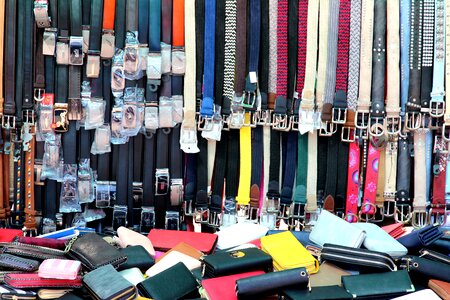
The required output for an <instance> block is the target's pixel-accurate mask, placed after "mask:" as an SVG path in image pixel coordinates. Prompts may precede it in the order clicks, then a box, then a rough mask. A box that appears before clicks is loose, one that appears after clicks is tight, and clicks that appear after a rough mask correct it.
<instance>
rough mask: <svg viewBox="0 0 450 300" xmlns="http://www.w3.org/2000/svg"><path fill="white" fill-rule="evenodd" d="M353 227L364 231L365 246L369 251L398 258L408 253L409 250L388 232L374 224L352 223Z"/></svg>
mask: <svg viewBox="0 0 450 300" xmlns="http://www.w3.org/2000/svg"><path fill="white" fill-rule="evenodd" d="M352 225H353V226H356V227H358V228H359V229H361V230H364V232H365V233H366V238H365V239H364V242H363V245H364V247H366V248H367V249H369V250H372V251H378V252H384V253H387V254H389V255H390V256H392V257H394V258H397V257H400V256H403V255H406V254H407V253H408V249H406V248H405V246H403V245H402V244H400V243H399V242H398V241H397V240H396V239H394V238H393V237H391V236H390V235H389V234H388V233H386V231H384V230H383V229H381V228H380V227H379V226H377V225H375V224H372V223H352Z"/></svg>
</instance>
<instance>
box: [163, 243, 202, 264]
mask: <svg viewBox="0 0 450 300" xmlns="http://www.w3.org/2000/svg"><path fill="white" fill-rule="evenodd" d="M172 251H177V252H180V253H183V254H186V255H188V256H190V257H193V258H195V259H198V260H200V259H201V258H202V257H203V255H204V254H203V253H202V252H200V251H198V250H197V249H195V248H194V247H192V246H191V245H189V244H186V243H179V244H178V245H176V246H175V247H173V248H172V249H170V250H169V251H167V252H166V253H164V254H163V255H162V256H160V257H158V258H157V259H156V262H159V261H160V260H161V259H163V258H164V256H166V255H169V253H170V252H172Z"/></svg>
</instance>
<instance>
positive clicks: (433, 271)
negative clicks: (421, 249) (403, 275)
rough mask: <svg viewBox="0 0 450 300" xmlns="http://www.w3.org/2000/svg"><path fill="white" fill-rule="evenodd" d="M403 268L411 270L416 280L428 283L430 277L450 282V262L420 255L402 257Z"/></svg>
mask: <svg viewBox="0 0 450 300" xmlns="http://www.w3.org/2000/svg"><path fill="white" fill-rule="evenodd" d="M401 260H402V263H401V265H400V267H401V268H404V269H406V270H408V271H409V273H410V274H411V277H413V279H414V280H417V281H420V282H423V283H427V282H428V280H430V279H437V280H442V281H446V282H450V267H449V265H448V264H446V263H443V262H439V261H434V260H431V259H426V258H424V257H418V256H405V257H402V259H401Z"/></svg>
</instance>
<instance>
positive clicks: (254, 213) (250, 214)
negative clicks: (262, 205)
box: [248, 206, 259, 223]
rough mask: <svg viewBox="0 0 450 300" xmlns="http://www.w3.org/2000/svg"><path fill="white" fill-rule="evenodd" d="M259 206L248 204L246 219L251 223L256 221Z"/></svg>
mask: <svg viewBox="0 0 450 300" xmlns="http://www.w3.org/2000/svg"><path fill="white" fill-rule="evenodd" d="M258 217H259V207H254V206H250V208H249V211H248V220H249V221H250V222H252V223H258Z"/></svg>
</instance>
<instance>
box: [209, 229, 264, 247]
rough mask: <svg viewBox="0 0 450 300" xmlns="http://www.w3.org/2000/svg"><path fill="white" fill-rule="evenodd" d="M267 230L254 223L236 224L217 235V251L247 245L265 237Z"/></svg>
mask: <svg viewBox="0 0 450 300" xmlns="http://www.w3.org/2000/svg"><path fill="white" fill-rule="evenodd" d="M268 230H269V229H268V228H267V227H265V226H262V225H259V224H254V223H236V224H233V225H231V226H228V227H226V228H224V229H222V230H220V231H219V232H218V233H217V236H218V237H219V238H218V241H217V248H218V249H229V248H233V247H236V246H239V245H242V244H246V243H249V242H251V241H253V240H256V239H259V238H261V237H263V236H265V235H266V233H267V231H268Z"/></svg>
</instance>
